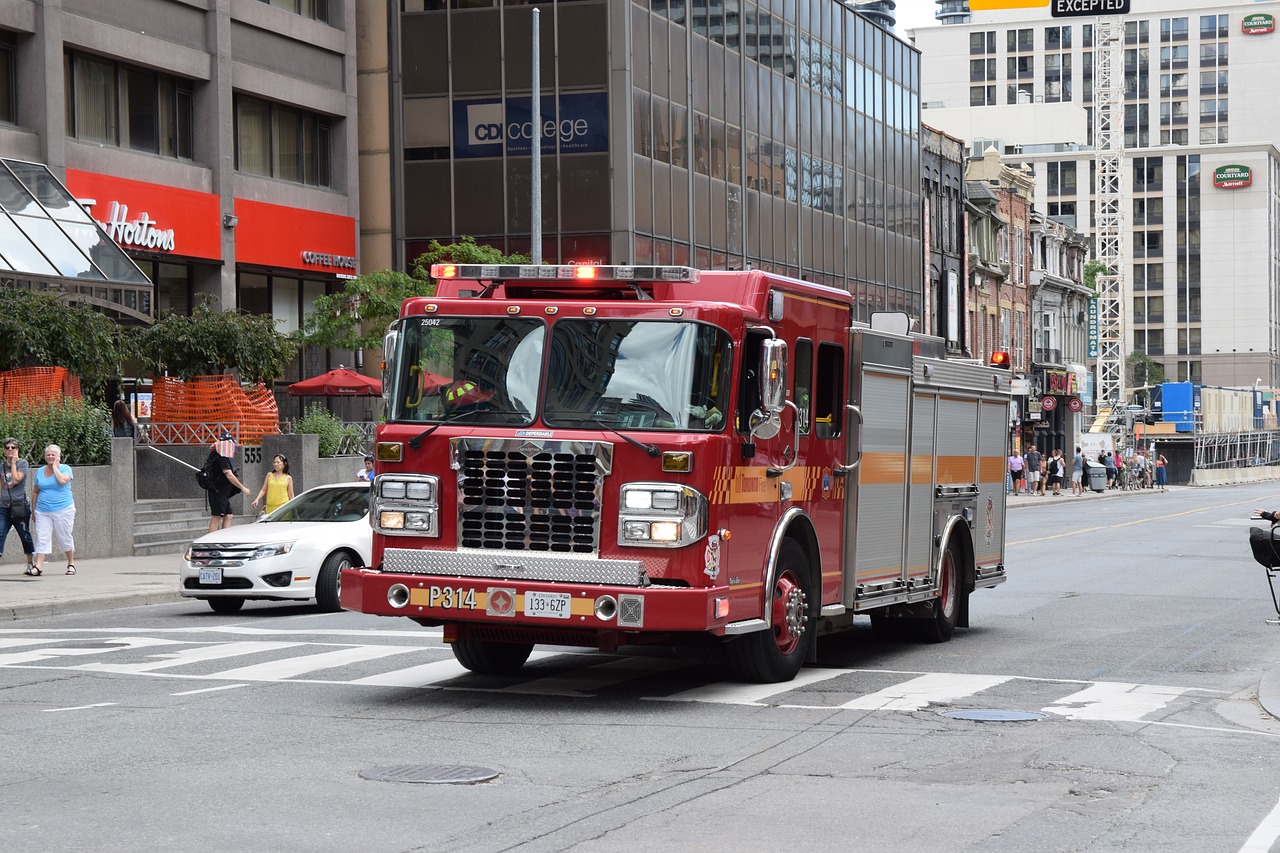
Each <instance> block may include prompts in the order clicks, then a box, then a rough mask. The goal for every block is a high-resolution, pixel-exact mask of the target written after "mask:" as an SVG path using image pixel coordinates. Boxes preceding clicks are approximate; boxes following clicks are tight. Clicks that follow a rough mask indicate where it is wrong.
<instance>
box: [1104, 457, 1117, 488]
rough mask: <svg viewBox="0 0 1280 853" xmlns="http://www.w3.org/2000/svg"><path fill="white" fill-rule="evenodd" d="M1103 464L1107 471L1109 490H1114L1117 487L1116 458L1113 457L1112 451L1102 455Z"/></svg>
mask: <svg viewBox="0 0 1280 853" xmlns="http://www.w3.org/2000/svg"><path fill="white" fill-rule="evenodd" d="M1102 464H1103V465H1105V466H1106V469H1107V488H1108V489H1114V488H1115V487H1116V458H1115V457H1114V456H1112V455H1111V451H1110V450H1108V451H1107V452H1106V453H1104V454H1103V455H1102Z"/></svg>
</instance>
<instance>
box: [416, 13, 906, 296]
mask: <svg viewBox="0 0 1280 853" xmlns="http://www.w3.org/2000/svg"><path fill="white" fill-rule="evenodd" d="M402 3H403V5H402V6H401V7H400V12H401V14H400V15H399V16H398V18H396V20H395V24H396V27H395V32H394V38H393V50H395V48H396V46H398V55H397V56H393V57H392V61H393V63H395V64H396V65H397V66H398V69H399V81H400V91H399V93H398V98H399V100H400V105H401V110H400V114H399V120H400V124H399V126H398V129H397V130H396V131H395V132H393V138H394V141H393V145H394V146H395V147H396V149H397V150H399V151H401V152H402V154H403V162H402V169H401V170H400V174H399V177H398V178H397V179H396V183H397V184H398V187H397V189H398V192H397V193H396V195H397V207H398V211H399V217H398V227H397V228H396V229H395V230H396V231H398V234H397V239H398V240H400V241H401V242H402V246H403V252H404V261H405V262H406V263H409V262H411V261H412V260H413V258H415V257H416V256H417V255H418V254H420V253H421V252H422V251H424V250H425V248H426V245H427V242H428V241H429V240H431V239H439V240H441V241H442V242H449V241H452V240H455V239H458V238H460V237H463V236H472V237H475V238H476V239H477V240H478V241H480V242H483V243H490V244H493V245H496V246H499V247H500V248H503V249H504V250H506V251H527V250H528V248H529V246H530V234H531V230H532V229H531V228H530V199H531V195H532V193H531V180H530V166H531V163H530V157H531V152H532V141H533V140H532V136H533V134H532V133H531V129H530V117H531V113H532V99H531V95H532V84H531V78H532V74H531V64H532V59H531V57H532V53H533V51H532V46H531V45H532V37H531V32H532V11H533V9H534V8H537V9H540V10H541V14H540V24H539V26H540V31H541V39H540V42H539V44H540V53H541V63H540V78H541V81H540V82H541V99H540V106H541V112H542V134H541V146H542V149H541V150H542V158H543V159H542V164H543V165H542V238H543V259H544V260H547V261H557V262H573V261H594V262H609V263H625V262H635V263H650V262H658V263H678V264H691V265H693V266H697V267H702V268H709V269H712V268H714V269H725V268H729V269H742V268H746V267H748V266H750V267H753V268H757V269H766V270H773V271H777V272H781V273H786V274H789V275H793V276H802V277H804V278H808V279H811V280H814V281H819V282H823V283H827V284H830V285H832V286H835V287H840V288H843V289H848V290H850V291H853V292H855V293H857V294H859V295H860V296H861V297H862V299H861V300H860V301H861V304H862V311H863V312H864V314H865V313H869V312H870V311H873V310H901V311H907V312H908V313H910V314H911V315H912V316H915V317H918V316H920V314H921V305H920V301H921V290H922V284H921V278H922V269H923V259H922V258H923V256H922V244H921V237H920V232H921V222H920V219H921V200H920V192H921V184H920V136H919V114H920V106H919V104H920V101H919V81H920V61H919V54H918V53H917V52H916V51H915V49H914V48H912V47H911V46H910V45H907V44H906V43H904V42H902V41H899V40H898V39H897V38H896V37H895V36H894V35H893V34H892V33H890V32H888V31H886V30H884V29H881V28H880V27H878V26H876V25H875V24H873V23H872V22H870V21H869V20H868V19H866V18H865V17H862V16H860V15H858V14H856V13H855V12H854V11H853V10H851V9H850V8H848V7H846V6H844V5H842V4H841V3H838V2H835V0H799V2H797V0H785V2H784V0H759V2H752V1H751V0H715V2H710V3H708V2H706V0H697V1H696V2H691V3H686V2H684V0H644V1H643V2H641V0H632V2H627V0H560V2H543V3H530V2H526V0H402Z"/></svg>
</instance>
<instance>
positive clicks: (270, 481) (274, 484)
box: [251, 453, 293, 515]
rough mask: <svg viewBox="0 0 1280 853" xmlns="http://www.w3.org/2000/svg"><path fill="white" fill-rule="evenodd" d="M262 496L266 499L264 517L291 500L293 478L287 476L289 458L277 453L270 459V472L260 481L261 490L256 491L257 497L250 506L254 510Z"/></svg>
mask: <svg viewBox="0 0 1280 853" xmlns="http://www.w3.org/2000/svg"><path fill="white" fill-rule="evenodd" d="M264 495H265V496H266V499H267V502H266V505H265V506H263V508H262V513H263V514H264V515H266V514H268V513H272V512H275V511H276V510H278V509H279V508H280V507H282V506H284V505H285V504H286V503H287V502H288V501H291V500H293V477H290V476H289V457H287V456H285V455H284V454H283V453H277V454H276V455H275V456H273V457H272V458H271V470H270V471H268V472H267V476H266V477H264V478H263V479H262V488H261V489H259V490H258V496H257V497H256V498H254V499H253V503H252V504H251V506H253V508H254V509H257V508H258V504H260V503H262V498H263V496H264Z"/></svg>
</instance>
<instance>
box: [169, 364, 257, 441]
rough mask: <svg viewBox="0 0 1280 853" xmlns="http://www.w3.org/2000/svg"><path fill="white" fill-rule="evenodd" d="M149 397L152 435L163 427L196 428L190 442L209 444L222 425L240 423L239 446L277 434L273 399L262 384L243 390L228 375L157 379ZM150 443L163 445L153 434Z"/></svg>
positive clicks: (215, 438) (214, 438)
mask: <svg viewBox="0 0 1280 853" xmlns="http://www.w3.org/2000/svg"><path fill="white" fill-rule="evenodd" d="M151 394H152V396H151V424H152V427H153V433H161V432H163V425H164V424H187V425H198V426H196V432H195V434H194V436H193V438H192V440H193V441H195V442H196V443H200V444H212V443H213V442H214V441H216V440H217V438H218V436H217V432H218V431H219V430H220V429H221V425H226V424H239V435H238V436H237V437H238V439H239V441H240V443H241V444H261V443H262V437H263V436H264V435H276V434H278V433H279V432H280V410H279V408H278V407H277V406H276V398H275V397H274V396H273V395H272V393H271V391H270V390H269V389H268V388H267V387H266V386H265V385H263V384H262V383H261V382H259V383H258V384H256V385H253V386H251V387H249V388H242V387H241V386H240V383H239V382H237V381H236V380H235V379H234V378H233V377H231V376H194V377H192V378H190V379H186V380H183V379H174V378H172V377H168V376H157V377H156V378H155V379H154V380H153V381H152V384H151ZM156 427H159V429H156ZM152 440H153V441H156V442H157V443H162V442H160V441H159V439H158V438H156V437H155V435H153V437H152Z"/></svg>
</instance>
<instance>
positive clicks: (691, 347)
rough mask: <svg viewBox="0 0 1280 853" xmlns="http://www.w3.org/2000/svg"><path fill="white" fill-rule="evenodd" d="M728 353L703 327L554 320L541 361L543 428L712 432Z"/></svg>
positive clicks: (722, 408) (722, 404)
mask: <svg viewBox="0 0 1280 853" xmlns="http://www.w3.org/2000/svg"><path fill="white" fill-rule="evenodd" d="M731 360H732V353H731V350H730V346H729V336H728V335H727V334H726V333H725V332H724V330H722V329H719V328H716V327H715V326H709V325H706V324H705V323H691V322H672V321H652V320H643V321H634V320H576V319H574V320H561V321H560V322H558V323H556V325H555V327H554V329H553V330H552V333H551V348H550V356H549V358H548V360H547V398H546V410H545V411H544V413H543V420H544V421H546V423H547V424H548V425H554V426H576V425H581V424H582V423H584V422H587V423H592V422H594V423H597V424H600V425H603V426H606V427H609V428H611V429H680V430H687V429H695V430H702V429H718V428H720V427H721V426H723V425H724V413H725V412H727V411H728V396H729V369H730V362H731Z"/></svg>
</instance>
